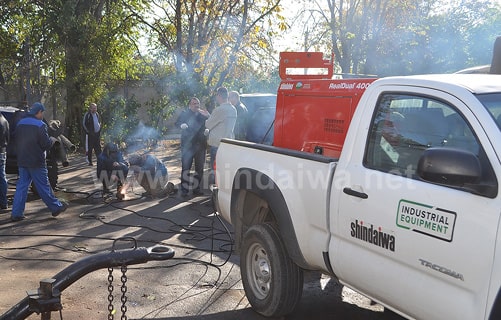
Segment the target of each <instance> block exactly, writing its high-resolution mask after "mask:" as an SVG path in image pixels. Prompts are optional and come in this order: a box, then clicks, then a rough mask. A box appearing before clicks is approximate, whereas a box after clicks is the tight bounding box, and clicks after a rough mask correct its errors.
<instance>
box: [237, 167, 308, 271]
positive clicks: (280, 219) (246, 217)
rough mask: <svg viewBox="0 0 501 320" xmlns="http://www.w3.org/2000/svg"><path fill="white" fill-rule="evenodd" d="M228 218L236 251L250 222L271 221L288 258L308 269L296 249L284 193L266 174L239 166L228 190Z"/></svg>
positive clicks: (297, 247) (294, 233)
mask: <svg viewBox="0 0 501 320" xmlns="http://www.w3.org/2000/svg"><path fill="white" fill-rule="evenodd" d="M246 200H247V201H246ZM249 200H251V201H249ZM264 206H266V207H267V208H268V209H269V210H268V212H266V213H265V214H263V212H262V210H260V208H263V207H264ZM231 221H232V224H233V227H234V230H235V246H236V248H237V250H239V248H240V245H241V241H242V237H243V235H244V234H245V232H246V231H247V230H248V229H249V228H250V227H251V226H252V225H254V224H259V223H262V222H272V223H274V224H276V227H277V228H278V230H279V232H280V236H281V237H282V240H283V241H284V243H285V246H286V249H287V253H288V255H289V257H290V258H291V259H292V260H293V261H294V263H296V264H297V265H298V266H299V267H301V268H303V269H308V268H309V267H308V264H307V263H306V260H305V259H304V257H303V254H302V253H301V250H300V249H299V245H298V241H297V238H296V232H295V230H294V225H293V223H292V219H291V216H290V213H289V208H288V206H287V203H286V201H285V199H284V196H283V194H282V192H281V190H280V188H279V187H278V186H277V184H276V183H275V182H274V181H273V180H272V179H271V178H270V177H269V176H267V175H266V174H263V173H262V172H259V171H257V170H254V169H250V168H240V169H239V170H238V171H237V172H236V174H235V177H234V180H233V186H232V193H231Z"/></svg>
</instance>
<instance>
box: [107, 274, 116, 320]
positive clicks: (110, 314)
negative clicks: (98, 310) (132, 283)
mask: <svg viewBox="0 0 501 320" xmlns="http://www.w3.org/2000/svg"><path fill="white" fill-rule="evenodd" d="M108 302H109V304H108V320H113V315H114V314H115V308H114V307H113V268H108Z"/></svg>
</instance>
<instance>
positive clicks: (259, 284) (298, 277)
mask: <svg viewBox="0 0 501 320" xmlns="http://www.w3.org/2000/svg"><path fill="white" fill-rule="evenodd" d="M241 252H242V253H241V256H240V259H241V265H240V273H241V275H242V282H243V285H244V290H245V294H246V296H247V300H249V303H250V304H251V306H252V308H253V309H254V310H255V311H256V312H258V313H260V314H262V315H263V316H266V317H281V316H284V315H286V314H289V313H291V312H292V311H293V310H294V308H295V307H296V305H297V303H298V302H299V299H301V295H302V293H303V270H302V269H301V268H299V267H298V266H297V265H296V264H295V263H294V262H293V261H292V260H291V259H290V258H289V256H288V255H287V251H286V249H285V245H284V243H283V241H282V239H281V237H280V235H279V233H278V232H277V229H276V227H274V226H273V225H271V224H267V223H266V224H259V225H254V226H252V227H251V228H249V230H248V231H247V232H246V233H245V235H244V238H243V241H242V250H241Z"/></svg>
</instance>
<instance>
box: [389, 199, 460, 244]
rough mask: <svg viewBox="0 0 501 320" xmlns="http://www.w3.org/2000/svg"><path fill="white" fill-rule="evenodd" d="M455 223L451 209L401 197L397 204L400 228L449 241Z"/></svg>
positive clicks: (454, 215) (454, 216) (454, 214)
mask: <svg viewBox="0 0 501 320" xmlns="http://www.w3.org/2000/svg"><path fill="white" fill-rule="evenodd" d="M455 224H456V213H455V212H453V211H449V210H446V209H442V208H437V207H434V206H431V205H426V204H422V203H417V202H412V201H408V200H403V199H402V200H400V202H399V204H398V211H397V226H399V227H400V228H404V229H409V230H412V231H415V232H419V233H422V234H425V235H428V236H431V237H434V238H437V239H441V240H445V241H448V242H451V241H452V237H453V235H454V225H455Z"/></svg>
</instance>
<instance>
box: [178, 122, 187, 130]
mask: <svg viewBox="0 0 501 320" xmlns="http://www.w3.org/2000/svg"><path fill="white" fill-rule="evenodd" d="M180 127H181V129H183V130H184V129H188V125H187V124H186V123H182V124H181V126H180Z"/></svg>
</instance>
